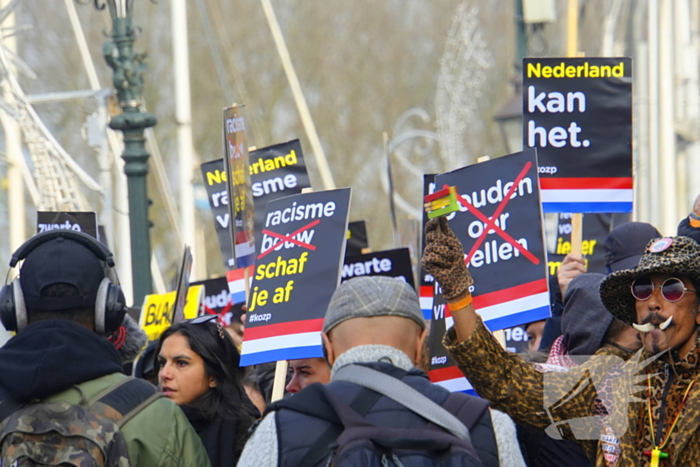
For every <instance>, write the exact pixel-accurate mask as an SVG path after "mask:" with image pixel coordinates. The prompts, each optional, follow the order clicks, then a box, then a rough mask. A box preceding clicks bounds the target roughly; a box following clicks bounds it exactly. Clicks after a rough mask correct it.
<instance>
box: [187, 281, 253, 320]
mask: <svg viewBox="0 0 700 467" xmlns="http://www.w3.org/2000/svg"><path fill="white" fill-rule="evenodd" d="M197 285H202V286H204V312H205V313H207V314H217V315H220V316H221V317H222V319H223V321H224V322H225V323H227V324H230V323H231V321H233V320H238V321H240V319H241V315H242V309H241V307H240V306H238V307H237V306H234V304H233V300H232V299H231V293H230V291H229V287H228V281H227V280H226V278H225V277H215V278H213V279H207V280H204V281H198V282H192V283H191V284H190V287H194V286H197Z"/></svg>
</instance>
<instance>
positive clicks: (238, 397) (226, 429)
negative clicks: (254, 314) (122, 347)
mask: <svg viewBox="0 0 700 467" xmlns="http://www.w3.org/2000/svg"><path fill="white" fill-rule="evenodd" d="M156 355H157V356H158V360H157V361H158V382H159V385H160V388H161V390H162V391H163V394H164V395H165V397H167V398H168V399H170V400H172V401H173V402H175V403H176V404H178V405H179V406H180V407H181V408H182V410H183V411H184V412H185V414H186V415H187V418H188V419H189V421H190V423H191V424H192V426H193V427H194V428H195V430H196V431H197V433H198V434H199V436H200V438H202V442H203V443H204V447H205V448H206V450H207V454H208V455H209V459H210V460H211V464H212V466H213V467H221V466H230V465H236V463H237V462H238V458H239V456H240V454H241V451H242V450H243V446H244V445H245V442H246V439H247V432H248V429H249V428H250V426H251V425H252V423H253V421H254V419H255V415H256V413H255V412H256V409H255V407H254V406H253V405H252V403H251V402H250V400H249V399H248V396H247V395H246V393H245V390H244V389H243V385H242V379H243V369H242V368H240V367H239V361H240V355H239V353H238V350H237V349H236V346H235V344H234V343H233V340H232V339H231V337H230V336H229V335H228V333H226V332H225V331H224V330H223V328H222V327H221V325H220V324H219V323H218V321H217V320H216V317H215V316H213V315H212V316H205V317H200V318H195V319H193V320H189V321H183V322H181V323H177V324H175V325H173V326H171V327H170V328H168V329H167V330H166V331H165V332H164V333H163V335H162V336H161V337H160V342H159V346H158V349H157V352H156Z"/></svg>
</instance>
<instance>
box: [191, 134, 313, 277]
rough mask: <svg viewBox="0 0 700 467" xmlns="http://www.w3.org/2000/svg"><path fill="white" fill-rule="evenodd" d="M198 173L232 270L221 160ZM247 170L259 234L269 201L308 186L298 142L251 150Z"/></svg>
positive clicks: (227, 208)
mask: <svg viewBox="0 0 700 467" xmlns="http://www.w3.org/2000/svg"><path fill="white" fill-rule="evenodd" d="M201 170H202V177H203V178H204V186H205V187H206V190H207V196H208V198H209V207H210V208H211V211H212V215H213V217H214V228H215V229H216V234H217V237H218V238H219V246H220V247H221V254H222V256H223V258H224V265H225V266H226V268H227V269H233V268H234V267H235V261H234V257H233V249H232V247H231V234H230V232H229V226H230V221H229V220H230V213H229V207H228V191H227V181H228V177H227V175H226V171H225V169H224V160H223V159H218V160H215V161H210V162H206V163H204V164H202V165H201ZM248 171H249V173H250V180H251V192H252V194H253V204H254V207H255V209H254V213H255V214H254V230H255V232H260V230H261V229H262V222H263V219H264V217H265V207H266V206H267V203H268V202H270V201H272V200H273V199H277V198H283V197H285V196H290V195H296V194H298V193H301V191H302V190H303V189H304V188H308V187H310V186H311V185H310V182H309V175H308V173H307V171H306V164H305V163H304V156H303V154H302V151H301V144H300V143H299V140H293V141H289V142H286V143H282V144H276V145H274V146H269V147H267V148H261V149H258V150H255V151H252V152H251V153H250V166H249V169H248Z"/></svg>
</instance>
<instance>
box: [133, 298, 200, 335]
mask: <svg viewBox="0 0 700 467" xmlns="http://www.w3.org/2000/svg"><path fill="white" fill-rule="evenodd" d="M176 295H177V292H176V291H173V292H169V293H166V294H160V295H158V294H152V295H146V297H145V298H144V300H143V306H142V307H141V317H140V319H139V327H141V329H143V330H144V331H145V332H146V335H147V336H148V340H149V341H155V340H158V338H159V337H160V335H161V334H163V332H164V331H165V330H166V329H168V328H169V327H170V326H171V325H172V324H173V323H174V322H175V321H174V319H173V318H174V314H175V313H174V312H175V307H174V305H175V299H176V298H175V297H176ZM203 301H204V287H203V286H201V285H196V286H192V287H190V288H189V289H188V291H187V297H186V301H185V307H184V309H183V317H184V319H192V318H196V317H197V316H199V315H200V314H201V312H202V303H203Z"/></svg>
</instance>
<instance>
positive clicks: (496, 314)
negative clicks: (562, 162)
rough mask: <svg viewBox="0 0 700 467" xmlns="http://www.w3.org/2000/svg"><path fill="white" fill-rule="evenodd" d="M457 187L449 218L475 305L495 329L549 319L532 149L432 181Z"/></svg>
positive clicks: (535, 157) (535, 165)
mask: <svg viewBox="0 0 700 467" xmlns="http://www.w3.org/2000/svg"><path fill="white" fill-rule="evenodd" d="M435 181H436V189H440V188H443V187H444V186H455V187H457V193H458V197H457V199H458V201H459V203H460V205H461V210H460V212H456V213H453V214H451V215H449V216H448V219H449V224H450V227H451V228H452V230H453V231H454V232H455V234H456V235H457V237H458V238H459V239H460V241H461V242H462V246H463V247H464V252H465V254H466V256H465V262H466V263H467V267H468V268H469V271H470V273H471V274H472V276H473V277H474V286H473V287H474V290H473V292H472V295H473V297H474V306H475V308H476V310H477V312H479V313H480V314H481V315H482V318H483V319H484V321H485V322H486V324H487V325H488V327H489V329H491V330H496V329H502V328H506V327H511V326H516V325H518V324H522V323H527V322H531V321H537V320H540V319H543V318H546V317H548V316H549V292H548V288H547V269H546V264H547V261H546V256H545V248H544V234H543V228H542V210H541V205H540V197H539V180H538V174H537V154H536V151H535V150H534V149H530V150H527V151H523V152H521V153H517V154H512V155H510V156H504V157H501V158H498V159H494V160H491V161H488V162H483V163H481V164H475V165H471V166H468V167H464V168H462V169H458V170H455V171H453V172H449V173H446V174H442V175H438V176H437V177H436V179H435Z"/></svg>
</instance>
